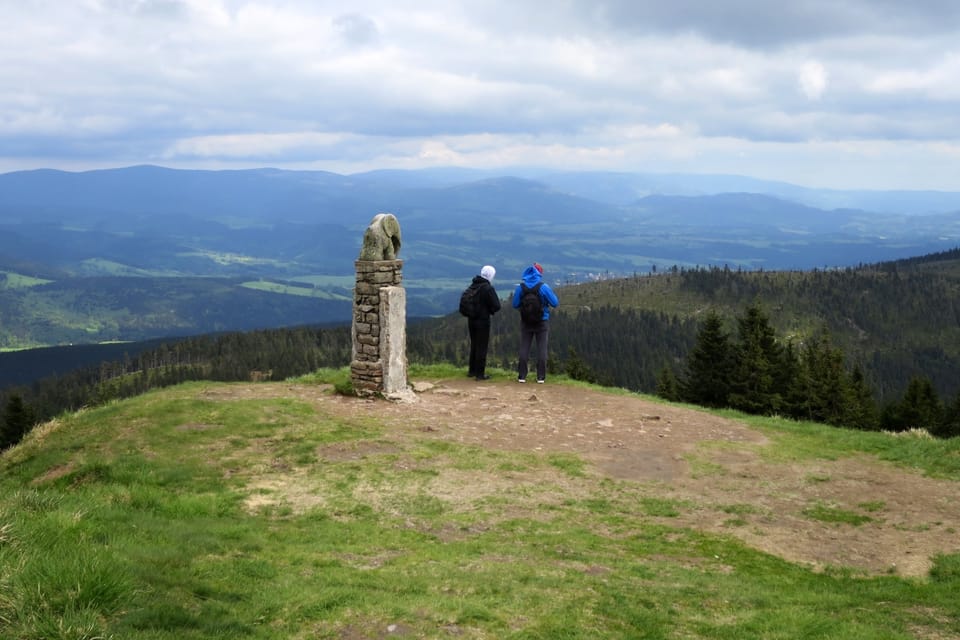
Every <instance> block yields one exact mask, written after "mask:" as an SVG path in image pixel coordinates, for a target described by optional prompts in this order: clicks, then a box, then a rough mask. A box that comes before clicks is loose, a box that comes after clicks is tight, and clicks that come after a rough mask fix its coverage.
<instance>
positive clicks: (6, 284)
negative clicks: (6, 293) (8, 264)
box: [0, 271, 53, 289]
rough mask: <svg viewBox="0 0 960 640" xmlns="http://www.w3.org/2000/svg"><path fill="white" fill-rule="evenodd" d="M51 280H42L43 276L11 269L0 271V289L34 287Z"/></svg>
mask: <svg viewBox="0 0 960 640" xmlns="http://www.w3.org/2000/svg"><path fill="white" fill-rule="evenodd" d="M50 282H53V280H44V279H43V278H34V277H32V276H25V275H23V274H20V273H14V272H12V271H0V289H23V288H26V287H36V286H38V285H41V284H48V283H50Z"/></svg>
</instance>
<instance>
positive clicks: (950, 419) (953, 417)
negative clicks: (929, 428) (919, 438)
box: [933, 390, 960, 438]
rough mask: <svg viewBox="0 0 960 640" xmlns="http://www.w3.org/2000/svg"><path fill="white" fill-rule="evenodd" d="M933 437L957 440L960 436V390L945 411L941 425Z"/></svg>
mask: <svg viewBox="0 0 960 640" xmlns="http://www.w3.org/2000/svg"><path fill="white" fill-rule="evenodd" d="M933 435H935V436H937V437H938V438H956V437H958V436H960V390H958V391H957V395H956V396H955V397H954V399H953V402H951V403H950V404H949V405H947V407H946V408H945V409H944V411H943V417H942V419H941V420H940V424H939V425H938V426H937V428H936V430H934V432H933Z"/></svg>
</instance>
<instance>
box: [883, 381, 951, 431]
mask: <svg viewBox="0 0 960 640" xmlns="http://www.w3.org/2000/svg"><path fill="white" fill-rule="evenodd" d="M896 419H897V424H896V425H894V430H896V431H902V430H906V429H926V430H927V431H930V432H935V431H937V428H938V427H939V426H940V424H941V422H942V420H943V406H942V404H941V402H940V398H939V397H938V396H937V391H936V389H934V388H933V383H932V382H931V381H930V378H927V377H926V376H914V377H913V378H911V380H910V384H908V385H907V390H906V391H905V392H904V394H903V399H902V400H901V401H900V403H899V405H898V406H897V411H896Z"/></svg>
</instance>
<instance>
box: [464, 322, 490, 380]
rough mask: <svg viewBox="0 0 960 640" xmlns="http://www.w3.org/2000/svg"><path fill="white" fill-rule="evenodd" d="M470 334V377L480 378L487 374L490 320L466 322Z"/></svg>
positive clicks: (468, 370) (468, 371)
mask: <svg viewBox="0 0 960 640" xmlns="http://www.w3.org/2000/svg"><path fill="white" fill-rule="evenodd" d="M467 329H468V330H469V332H470V368H469V369H467V373H468V374H469V375H471V376H482V375H485V374H486V372H487V347H488V346H489V345H490V320H489V319H488V320H487V321H486V322H484V321H482V320H467Z"/></svg>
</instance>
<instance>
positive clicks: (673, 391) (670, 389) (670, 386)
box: [657, 367, 680, 402]
mask: <svg viewBox="0 0 960 640" xmlns="http://www.w3.org/2000/svg"><path fill="white" fill-rule="evenodd" d="M657 395H658V396H659V397H661V398H663V399H664V400H670V401H671V402H676V401H678V400H680V382H679V381H678V380H677V376H676V375H674V373H673V369H671V368H670V367H664V368H663V369H661V370H660V373H659V375H657Z"/></svg>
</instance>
